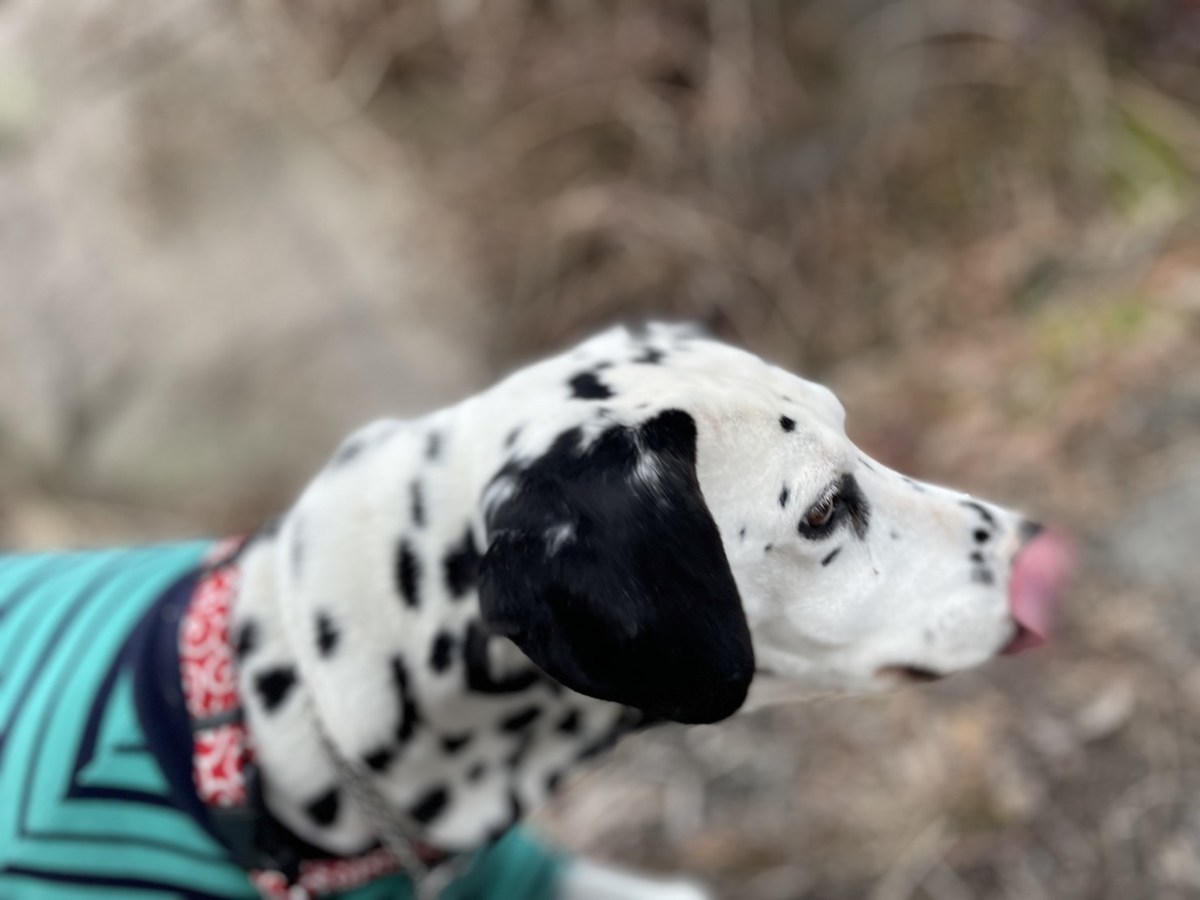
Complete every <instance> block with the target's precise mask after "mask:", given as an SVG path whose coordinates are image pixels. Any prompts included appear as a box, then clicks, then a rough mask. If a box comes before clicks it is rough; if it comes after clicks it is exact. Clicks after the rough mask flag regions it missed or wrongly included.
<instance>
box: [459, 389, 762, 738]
mask: <svg viewBox="0 0 1200 900" xmlns="http://www.w3.org/2000/svg"><path fill="white" fill-rule="evenodd" d="M515 478H516V481H515V486H514V489H513V490H512V491H511V492H510V493H508V494H507V496H506V497H505V499H503V500H502V501H501V502H499V503H498V504H497V505H496V506H495V507H494V508H493V509H492V510H491V511H490V514H489V517H488V526H489V529H488V530H489V547H488V551H487V554H486V555H485V556H484V559H483V565H482V568H481V571H480V588H479V592H480V604H481V607H482V612H483V618H484V621H485V622H486V623H487V625H488V627H489V628H490V629H491V630H492V631H494V632H495V633H497V634H501V635H504V636H506V637H508V638H510V639H512V640H513V641H514V642H515V643H516V645H517V646H518V647H520V648H521V650H522V651H523V652H524V653H525V654H526V655H527V656H528V657H529V658H530V659H532V660H533V661H534V662H535V663H537V665H538V666H540V667H541V668H542V670H543V671H545V672H546V673H547V674H549V675H550V676H552V677H553V678H555V679H557V680H558V681H560V682H562V683H563V684H564V685H566V686H567V687H569V688H571V689H572V690H575V691H579V692H580V693H583V694H588V695H590V696H592V697H598V698H600V699H602V700H612V701H614V702H617V703H622V704H625V705H627V706H633V707H636V708H638V709H641V710H644V711H646V712H648V713H650V714H651V715H654V716H658V717H660V718H665V719H671V720H674V721H677V722H715V721H717V720H719V719H723V718H725V717H726V716H729V715H731V714H732V713H733V712H734V711H736V710H737V709H738V707H740V706H741V705H742V702H743V701H744V700H745V697H746V692H747V690H749V687H750V681H751V680H752V678H753V677H754V650H753V648H752V646H751V643H750V632H749V629H748V627H747V625H746V617H745V614H744V612H743V610H742V604H741V598H740V597H739V596H738V592H737V586H736V584H735V583H734V580H733V573H732V572H731V571H730V569H729V563H728V561H727V560H726V558H725V548H724V546H723V544H722V543H721V536H720V533H719V532H718V530H717V526H716V523H715V522H714V521H713V518H712V515H711V514H710V513H709V511H708V507H707V506H706V505H705V503H704V498H703V496H702V495H701V493H700V484H699V481H698V480H697V478H696V424H695V422H694V421H693V419H692V417H691V416H690V415H688V414H687V413H685V412H682V411H680V410H668V411H666V412H663V413H661V414H659V415H658V416H656V417H655V418H654V419H652V420H650V421H648V422H646V423H645V424H643V425H641V426H640V427H627V426H613V427H612V428H610V429H608V430H607V431H605V432H603V433H602V434H601V435H600V436H599V437H598V438H596V440H595V441H594V442H593V443H592V444H591V445H590V446H587V447H584V446H582V433H581V432H580V431H579V429H573V430H571V431H568V432H566V433H564V434H562V435H560V436H559V438H558V440H557V441H555V443H554V445H553V446H552V447H551V448H550V450H549V451H547V453H546V454H545V455H544V456H542V457H540V458H539V459H537V460H536V461H535V462H533V463H532V464H531V465H529V466H528V467H527V468H525V469H523V470H520V471H519V473H518V474H517V475H516V476H515Z"/></svg>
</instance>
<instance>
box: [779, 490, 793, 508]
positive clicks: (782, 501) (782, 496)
mask: <svg viewBox="0 0 1200 900" xmlns="http://www.w3.org/2000/svg"><path fill="white" fill-rule="evenodd" d="M789 496H791V491H790V490H789V489H788V486H787V485H786V484H785V485H784V486H783V490H781V491H780V492H779V506H780V508H781V509H783V508H786V507H787V502H788V497H789Z"/></svg>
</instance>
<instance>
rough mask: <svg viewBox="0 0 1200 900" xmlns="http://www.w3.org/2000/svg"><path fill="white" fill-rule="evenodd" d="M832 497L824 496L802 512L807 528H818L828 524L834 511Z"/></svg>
mask: <svg viewBox="0 0 1200 900" xmlns="http://www.w3.org/2000/svg"><path fill="white" fill-rule="evenodd" d="M834 499H835V498H834V497H826V498H825V499H824V500H821V501H820V502H819V503H817V504H815V505H814V506H813V507H812V508H811V509H810V510H809V511H808V512H806V513H805V514H804V524H806V525H807V526H808V527H809V528H820V527H822V526H824V525H828V524H829V521H830V520H831V519H832V518H833V512H834V508H835V507H834Z"/></svg>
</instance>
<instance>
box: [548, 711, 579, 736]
mask: <svg viewBox="0 0 1200 900" xmlns="http://www.w3.org/2000/svg"><path fill="white" fill-rule="evenodd" d="M554 730H555V731H557V732H558V733H559V734H577V733H578V732H579V710H577V709H569V710H567V714H566V715H565V716H563V717H562V718H561V719H559V720H558V724H557V725H555V726H554Z"/></svg>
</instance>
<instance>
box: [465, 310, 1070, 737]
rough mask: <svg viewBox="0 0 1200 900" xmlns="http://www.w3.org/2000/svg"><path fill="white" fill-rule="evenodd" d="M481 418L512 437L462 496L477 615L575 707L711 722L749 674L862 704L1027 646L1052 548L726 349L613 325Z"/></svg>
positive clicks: (1034, 529)
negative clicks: (574, 698)
mask: <svg viewBox="0 0 1200 900" xmlns="http://www.w3.org/2000/svg"><path fill="white" fill-rule="evenodd" d="M547 391H559V392H561V393H562V394H563V397H564V398H565V399H566V400H567V401H568V403H569V409H570V410H571V413H570V415H568V416H567V417H566V418H565V419H561V418H558V417H555V416H543V417H539V416H538V412H539V408H540V407H543V406H544V405H545V404H546V402H547ZM484 396H487V395H484ZM490 402H491V403H494V404H499V405H500V407H501V408H504V409H507V410H510V411H512V412H513V413H514V415H516V413H517V411H518V410H520V411H523V412H524V414H525V415H526V416H529V415H532V416H533V421H532V422H530V423H529V425H528V426H527V428H526V433H525V435H524V438H523V441H522V442H521V443H520V446H519V447H518V448H517V452H516V453H514V455H513V456H512V457H511V458H510V459H508V460H507V462H506V463H505V464H504V465H503V466H502V467H501V468H500V469H499V471H498V472H497V473H496V474H495V475H494V477H492V478H491V479H490V480H488V488H487V490H486V491H485V493H484V496H483V505H484V510H485V520H486V524H487V528H488V539H489V548H488V551H487V553H486V555H485V557H484V561H483V566H482V570H481V578H480V585H479V588H480V602H481V609H482V613H483V616H484V620H485V622H487V623H488V625H489V626H490V627H491V628H492V629H493V630H494V631H495V632H497V633H498V634H501V635H504V636H507V637H509V638H511V639H512V640H513V641H514V642H515V643H516V644H517V646H518V647H519V648H520V649H521V650H522V651H523V652H524V653H525V654H526V655H527V656H529V657H530V658H531V659H532V660H533V661H534V662H535V663H537V664H538V665H539V666H540V667H541V668H542V669H543V670H544V671H546V672H547V673H548V674H550V675H551V676H553V677H554V678H555V679H557V680H558V681H560V682H562V683H563V684H565V685H567V686H568V687H570V688H572V689H574V690H577V691H579V692H581V693H584V694H588V695H591V696H595V697H599V698H602V699H606V700H613V701H616V702H619V703H623V704H626V705H628V706H633V707H636V708H639V709H642V710H645V711H646V712H648V713H649V714H651V715H654V716H658V717H662V718H666V719H672V720H676V721H683V722H711V721H716V720H718V719H721V718H724V717H726V716H728V715H730V714H732V713H733V712H734V711H736V710H737V709H738V708H739V707H740V706H741V705H742V703H743V701H744V700H745V697H746V694H747V691H748V689H749V686H750V684H751V682H752V681H753V680H754V679H755V677H756V675H769V676H770V677H774V678H782V679H786V680H788V681H790V682H793V683H795V684H797V685H799V686H802V687H805V688H811V689H813V690H814V691H817V690H828V689H846V690H854V691H861V690H871V689H876V688H881V687H886V686H890V685H893V684H894V683H896V682H897V681H898V680H900V681H903V680H923V679H928V678H934V677H940V676H942V675H946V674H949V673H951V672H954V671H958V670H961V669H964V668H968V667H971V666H974V665H977V664H979V663H982V662H984V661H986V660H988V659H989V658H991V657H992V656H995V655H996V654H998V653H1001V652H1004V651H1006V650H1007V651H1010V652H1013V651H1016V650H1020V649H1024V648H1025V647H1026V646H1030V645H1034V644H1036V643H1038V642H1040V641H1041V640H1042V639H1043V638H1044V637H1045V633H1046V629H1047V627H1048V625H1049V618H1050V615H1051V610H1052V607H1053V605H1054V602H1055V598H1056V596H1057V594H1058V593H1059V592H1060V589H1061V587H1062V583H1063V581H1064V580H1065V577H1066V574H1067V570H1068V568H1069V553H1068V550H1067V548H1066V546H1065V542H1064V541H1063V539H1062V538H1060V537H1058V536H1056V535H1054V534H1051V533H1048V532H1044V531H1042V530H1041V529H1040V528H1039V527H1038V526H1036V525H1033V524H1032V523H1030V522H1028V521H1027V520H1025V519H1023V518H1022V517H1021V516H1020V515H1018V514H1017V513H1014V512H1012V511H1009V510H1006V509H1003V508H1001V507H998V506H995V505H992V504H988V503H984V502H980V501H978V500H975V499H972V498H970V497H968V496H966V495H964V494H960V493H957V492H954V491H950V490H946V489H943V488H939V487H935V486H932V485H928V484H923V483H920V482H917V481H913V480H912V479H909V478H906V477H904V476H902V475H900V474H898V473H896V472H893V471H891V470H890V469H888V468H886V467H885V466H884V465H882V464H881V463H879V462H877V461H875V460H872V459H870V458H868V457H867V456H866V455H865V454H863V453H862V452H861V451H860V450H858V449H857V448H856V447H855V446H854V445H853V443H851V441H850V440H849V439H848V438H847V437H846V434H845V430H844V428H843V422H844V411H843V409H842V407H841V405H840V404H839V403H838V401H837V399H836V398H835V397H834V396H833V394H832V393H830V392H829V391H828V390H827V389H825V388H824V387H821V386H820V385H817V384H814V383H812V382H809V381H806V380H804V379H801V378H799V377H797V376H795V375H792V374H790V373H788V372H785V371H783V370H782V369H779V368H777V367H774V366H771V365H770V364H768V363H766V362H764V361H763V360H761V359H759V358H757V357H755V356H753V355H751V354H749V353H746V352H743V351H741V350H738V349H735V348H733V347H730V346H727V345H725V344H722V343H720V342H717V341H714V340H710V339H707V338H705V337H702V336H698V335H696V334H695V332H694V331H693V330H691V329H680V328H678V327H672V326H652V327H650V328H649V329H647V330H646V331H645V332H644V333H643V334H639V335H634V334H631V333H629V332H627V331H625V330H624V329H616V330H613V331H610V332H606V333H605V334H602V335H600V336H599V337H597V338H594V339H593V340H591V341H589V342H587V343H585V344H583V345H581V346H580V347H579V348H577V349H576V350H575V351H574V352H572V353H569V354H566V355H564V356H563V357H559V358H557V359H555V360H551V361H549V362H546V363H542V364H540V365H537V366H532V367H530V368H528V369H526V370H523V371H522V372H520V373H518V374H517V375H514V376H513V377H511V378H510V379H508V380H507V381H505V382H502V383H501V384H500V385H499V386H498V387H497V388H495V389H494V394H493V396H492V397H491V399H490ZM514 443H517V442H514ZM522 448H524V451H525V452H521V451H522ZM529 448H536V449H533V450H532V451H530V449H529Z"/></svg>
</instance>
